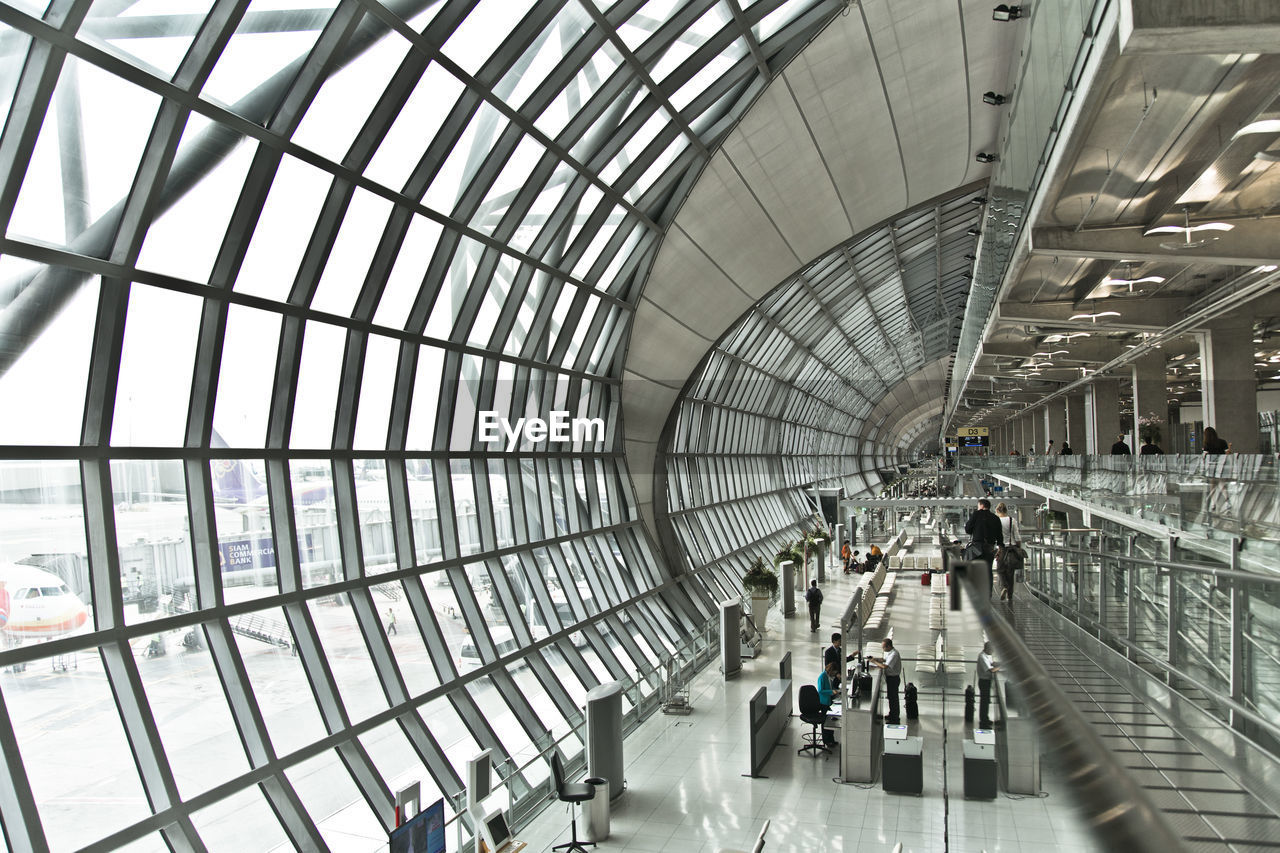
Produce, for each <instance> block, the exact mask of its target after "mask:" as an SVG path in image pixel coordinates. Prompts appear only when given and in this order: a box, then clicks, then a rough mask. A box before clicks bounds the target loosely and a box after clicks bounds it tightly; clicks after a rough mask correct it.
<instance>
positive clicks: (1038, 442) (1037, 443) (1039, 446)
mask: <svg viewBox="0 0 1280 853" xmlns="http://www.w3.org/2000/svg"><path fill="white" fill-rule="evenodd" d="M1046 441H1047V440H1046V439H1045V437H1044V410H1043V409H1037V410H1036V411H1034V412H1032V413H1031V444H1030V446H1032V447H1034V448H1035V449H1036V453H1044V446H1045V444H1046Z"/></svg>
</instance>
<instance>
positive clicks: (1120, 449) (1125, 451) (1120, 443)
mask: <svg viewBox="0 0 1280 853" xmlns="http://www.w3.org/2000/svg"><path fill="white" fill-rule="evenodd" d="M1111 455H1112V456H1132V455H1133V451H1132V450H1130V449H1129V445H1128V444H1127V443H1126V442H1125V440H1124V436H1123V435H1122V436H1120V437H1119V438H1117V439H1116V443H1115V444H1113V445H1111Z"/></svg>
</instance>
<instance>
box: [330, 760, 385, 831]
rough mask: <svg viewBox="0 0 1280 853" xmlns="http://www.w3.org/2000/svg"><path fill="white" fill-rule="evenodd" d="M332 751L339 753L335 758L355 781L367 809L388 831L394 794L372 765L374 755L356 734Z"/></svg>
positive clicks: (383, 828)
mask: <svg viewBox="0 0 1280 853" xmlns="http://www.w3.org/2000/svg"><path fill="white" fill-rule="evenodd" d="M334 751H335V752H337V753H338V760H339V761H341V762H342V766H343V767H345V768H346V770H347V773H348V774H350V776H351V779H352V781H354V782H355V783H356V788H357V789H359V791H360V793H361V794H362V795H363V796H364V801H365V803H367V804H368V806H369V810H370V811H372V812H373V814H374V817H376V818H377V819H378V823H380V824H381V825H382V830H383V831H384V832H387V833H390V832H391V830H393V829H395V827H396V802H395V795H394V793H393V792H392V791H391V789H390V788H389V787H388V786H387V783H386V781H385V780H384V779H383V778H382V774H381V773H379V772H378V768H377V767H376V766H374V763H373V759H371V758H370V757H369V753H368V752H366V751H365V748H364V745H363V744H362V743H360V740H359V738H351V739H350V740H348V741H346V742H344V743H340V744H338V746H337V747H336V749H335V750H334Z"/></svg>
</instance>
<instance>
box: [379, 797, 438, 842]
mask: <svg viewBox="0 0 1280 853" xmlns="http://www.w3.org/2000/svg"><path fill="white" fill-rule="evenodd" d="M391 853H444V799H443V798H441V799H439V800H436V801H435V802H434V803H432V804H431V805H429V806H427V808H425V809H423V810H422V811H420V812H418V813H417V814H416V815H414V816H413V817H411V818H409V819H408V820H406V821H405V822H404V823H402V824H400V825H399V826H397V827H396V828H395V829H393V830H392V831H391Z"/></svg>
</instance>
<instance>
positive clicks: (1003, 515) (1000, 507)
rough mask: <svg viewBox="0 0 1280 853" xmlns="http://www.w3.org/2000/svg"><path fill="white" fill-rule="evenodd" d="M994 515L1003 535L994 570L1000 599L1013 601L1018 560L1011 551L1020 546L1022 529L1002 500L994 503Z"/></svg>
mask: <svg viewBox="0 0 1280 853" xmlns="http://www.w3.org/2000/svg"><path fill="white" fill-rule="evenodd" d="M996 517H997V518H999V519H1000V532H1001V533H1002V534H1003V535H1004V547H1003V548H1001V549H1000V552H999V553H998V554H997V557H996V572H997V573H998V574H999V575H1000V600H1001V601H1013V582H1014V580H1015V577H1014V576H1015V575H1016V573H1017V570H1018V568H1019V565H1018V562H1019V561H1018V560H1017V559H1016V557H1015V556H1014V555H1013V554H1012V551H1013V549H1014V548H1020V547H1022V530H1021V529H1020V528H1019V527H1018V519H1016V518H1014V517H1012V516H1010V515H1009V508H1008V507H1007V506H1005V505H1004V502H1003V501H1001V502H1000V503H999V504H997V505H996Z"/></svg>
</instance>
